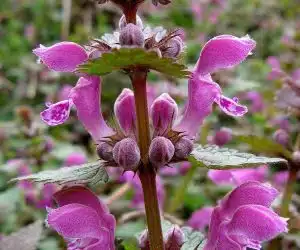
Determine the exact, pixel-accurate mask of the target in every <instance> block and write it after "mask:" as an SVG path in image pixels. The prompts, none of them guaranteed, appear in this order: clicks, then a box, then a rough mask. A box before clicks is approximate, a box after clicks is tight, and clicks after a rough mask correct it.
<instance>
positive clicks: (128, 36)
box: [119, 23, 144, 47]
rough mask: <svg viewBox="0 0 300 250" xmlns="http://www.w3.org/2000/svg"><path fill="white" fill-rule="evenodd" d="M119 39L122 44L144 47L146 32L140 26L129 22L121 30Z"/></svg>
mask: <svg viewBox="0 0 300 250" xmlns="http://www.w3.org/2000/svg"><path fill="white" fill-rule="evenodd" d="M119 40H120V44H121V46H136V47H143V45H144V34H143V31H142V29H141V28H140V27H139V26H137V25H134V24H132V23H129V24H127V25H126V26H125V27H124V28H123V29H122V30H121V32H120V37H119Z"/></svg>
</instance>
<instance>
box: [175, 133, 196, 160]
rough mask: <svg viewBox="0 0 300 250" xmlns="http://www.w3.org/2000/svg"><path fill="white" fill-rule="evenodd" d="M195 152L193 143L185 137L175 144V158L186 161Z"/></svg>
mask: <svg viewBox="0 0 300 250" xmlns="http://www.w3.org/2000/svg"><path fill="white" fill-rule="evenodd" d="M192 150H193V142H192V141H191V140H190V139H188V138H186V137H183V138H181V139H180V140H179V141H178V142H176V143H175V156H176V158H178V159H186V158H187V157H188V155H189V154H190V153H191V152H192Z"/></svg>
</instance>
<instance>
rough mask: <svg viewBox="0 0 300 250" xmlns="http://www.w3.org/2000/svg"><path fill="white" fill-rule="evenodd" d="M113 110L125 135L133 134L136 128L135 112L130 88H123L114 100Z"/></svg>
mask: <svg viewBox="0 0 300 250" xmlns="http://www.w3.org/2000/svg"><path fill="white" fill-rule="evenodd" d="M114 112H115V116H116V118H117V119H118V122H119V125H120V127H121V129H122V130H123V132H124V133H125V135H129V134H133V133H134V131H135V128H136V124H135V123H136V113H135V101H134V94H133V91H132V90H130V89H127V88H125V89H123V91H122V92H121V94H120V95H119V96H118V98H117V99H116V101H115V105H114Z"/></svg>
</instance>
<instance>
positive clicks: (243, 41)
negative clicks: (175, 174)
mask: <svg viewBox="0 0 300 250" xmlns="http://www.w3.org/2000/svg"><path fill="white" fill-rule="evenodd" d="M255 45H256V44H255V41H254V40H252V39H250V37H249V36H245V37H242V38H238V37H234V36H230V35H221V36H217V37H214V38H212V39H211V40H209V41H208V42H207V43H206V44H205V45H204V47H203V49H202V51H201V53H200V57H199V59H198V62H197V64H196V66H195V68H194V71H193V76H192V77H191V79H190V80H189V97H188V103H187V105H186V109H185V113H184V115H183V116H182V118H181V120H180V122H179V123H178V124H177V126H176V128H177V129H178V130H182V131H185V132H187V133H188V134H189V135H194V134H195V133H196V132H197V131H198V128H199V126H200V125H201V124H202V122H203V120H204V118H205V117H206V116H207V115H209V114H210V113H211V112H212V104H213V103H214V102H216V103H217V104H218V105H219V107H220V108H221V109H222V110H223V111H224V112H225V113H226V114H228V115H231V116H242V115H244V114H245V113H246V112H247V108H246V107H245V106H242V105H239V104H238V100H237V98H233V99H230V98H228V97H225V96H223V95H222V91H221V89H220V87H219V85H218V84H217V83H215V82H214V81H213V80H212V78H211V75H210V74H211V73H214V72H216V71H217V70H219V69H223V68H231V67H233V66H235V65H238V64H239V63H241V62H242V61H243V60H245V59H246V57H247V56H248V55H249V54H250V53H251V51H252V50H253V49H254V47H255Z"/></svg>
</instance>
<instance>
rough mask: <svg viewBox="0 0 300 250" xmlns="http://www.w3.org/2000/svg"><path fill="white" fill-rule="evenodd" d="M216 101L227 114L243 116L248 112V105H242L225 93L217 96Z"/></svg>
mask: <svg viewBox="0 0 300 250" xmlns="http://www.w3.org/2000/svg"><path fill="white" fill-rule="evenodd" d="M216 103H217V104H218V105H219V107H220V108H221V109H222V110H223V111H224V112H225V113H226V114H227V115H230V116H243V115H244V114H246V113H247V112H248V109H247V107H246V106H243V105H240V104H238V102H237V101H236V100H234V99H230V98H228V97H225V96H223V95H221V96H220V97H219V98H217V100H216Z"/></svg>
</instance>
